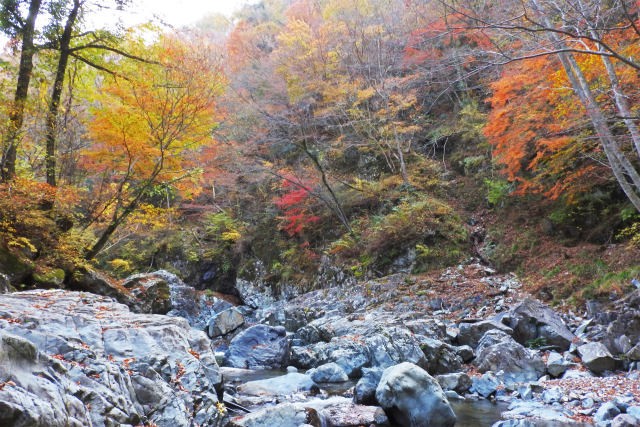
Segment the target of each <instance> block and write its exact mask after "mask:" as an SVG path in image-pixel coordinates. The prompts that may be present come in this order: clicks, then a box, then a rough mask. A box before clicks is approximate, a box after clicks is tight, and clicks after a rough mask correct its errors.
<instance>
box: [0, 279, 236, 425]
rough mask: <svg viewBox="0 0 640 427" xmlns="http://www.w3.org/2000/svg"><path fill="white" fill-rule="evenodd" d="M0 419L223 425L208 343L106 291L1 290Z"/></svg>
mask: <svg viewBox="0 0 640 427" xmlns="http://www.w3.org/2000/svg"><path fill="white" fill-rule="evenodd" d="M0 384H5V386H4V387H1V390H0V425H11V426H58V425H64V426H67V425H70V426H80V425H92V426H99V427H101V426H114V425H138V424H142V423H149V424H155V425H158V426H160V427H169V426H182V425H185V426H186V425H191V424H196V423H197V424H199V425H208V426H222V425H224V424H225V423H226V420H225V416H224V415H223V414H222V413H221V412H220V411H218V410H217V404H218V402H219V400H218V399H219V396H220V395H221V394H222V376H221V375H220V372H219V369H218V366H217V364H216V361H215V358H214V355H213V353H212V352H211V350H210V348H209V340H208V339H207V337H206V335H205V334H204V332H202V331H198V330H195V329H192V328H191V327H190V326H189V324H188V323H187V322H186V320H184V319H179V318H171V317H166V316H158V315H150V314H135V313H131V312H130V311H129V309H128V308H127V307H126V306H124V305H122V304H118V303H115V302H114V301H112V300H111V299H110V298H105V297H100V296H97V295H93V294H88V293H79V292H68V291H62V290H53V291H42V290H40V291H29V292H17V293H12V294H8V295H0Z"/></svg>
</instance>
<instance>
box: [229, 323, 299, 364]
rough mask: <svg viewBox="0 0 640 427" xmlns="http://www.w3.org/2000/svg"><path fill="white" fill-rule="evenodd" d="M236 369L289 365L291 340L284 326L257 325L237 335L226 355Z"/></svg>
mask: <svg viewBox="0 0 640 427" xmlns="http://www.w3.org/2000/svg"><path fill="white" fill-rule="evenodd" d="M225 363H226V364H227V365H228V366H231V367H234V368H244V369H275V368H284V367H286V366H287V365H288V363H289V339H288V338H287V334H286V331H285V329H284V328H283V327H282V326H277V327H273V326H268V325H255V326H252V327H250V328H249V329H246V330H244V331H242V332H241V333H239V334H238V335H236V336H235V337H234V338H233V340H231V343H230V344H229V349H228V350H227V352H226V354H225Z"/></svg>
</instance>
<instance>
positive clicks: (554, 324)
mask: <svg viewBox="0 0 640 427" xmlns="http://www.w3.org/2000/svg"><path fill="white" fill-rule="evenodd" d="M508 325H509V326H510V327H511V328H512V329H513V338H514V339H515V340H516V341H518V342H519V343H520V344H524V345H526V344H527V343H528V342H530V341H533V340H536V339H544V340H545V342H546V344H548V345H553V346H556V347H558V348H559V349H560V350H563V351H564V350H567V349H568V348H569V346H570V345H571V343H572V342H573V341H574V339H576V336H575V335H574V334H573V333H571V331H570V330H569V328H567V326H566V325H565V323H564V321H563V320H562V318H561V317H560V316H559V315H558V314H557V313H555V312H554V311H553V310H551V309H550V308H549V307H547V306H546V305H544V304H542V303H541V302H540V301H538V300H536V299H534V298H526V299H525V300H524V301H522V302H521V303H520V304H518V305H517V306H515V307H514V308H513V309H511V311H510V312H509V316H508Z"/></svg>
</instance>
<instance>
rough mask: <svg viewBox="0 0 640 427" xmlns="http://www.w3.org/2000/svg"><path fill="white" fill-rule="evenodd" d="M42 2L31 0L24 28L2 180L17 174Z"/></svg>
mask: <svg viewBox="0 0 640 427" xmlns="http://www.w3.org/2000/svg"><path fill="white" fill-rule="evenodd" d="M41 4H42V0H31V3H30V4H29V14H28V15H27V19H26V21H25V22H24V26H23V27H22V31H21V33H22V52H21V53H20V67H19V69H18V84H17V86H16V92H15V96H14V102H13V105H12V107H11V111H10V112H9V128H8V130H7V139H6V141H5V150H4V153H3V156H2V165H1V166H2V171H1V172H2V179H3V180H4V181H8V180H11V179H12V178H13V177H14V176H15V174H16V157H17V152H18V139H19V135H20V130H21V129H22V124H23V122H24V104H25V102H26V101H27V96H28V94H29V83H30V81H31V73H32V71H33V55H34V54H35V51H36V48H35V46H34V44H33V38H34V34H35V26H36V18H37V17H38V13H39V12H40V6H41Z"/></svg>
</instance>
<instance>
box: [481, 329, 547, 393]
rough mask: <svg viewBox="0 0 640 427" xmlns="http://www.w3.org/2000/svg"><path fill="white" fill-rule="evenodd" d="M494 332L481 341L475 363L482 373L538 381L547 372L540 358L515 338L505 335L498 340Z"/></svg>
mask: <svg viewBox="0 0 640 427" xmlns="http://www.w3.org/2000/svg"><path fill="white" fill-rule="evenodd" d="M496 335H499V334H496V333H495V332H494V331H490V332H488V333H487V334H486V335H485V337H483V338H482V339H481V340H480V343H479V344H478V350H477V352H476V358H475V360H474V363H475V364H476V365H477V366H478V370H479V371H480V372H487V371H494V372H495V371H504V372H505V373H515V374H519V377H521V378H518V379H519V380H530V381H535V380H537V379H538V378H539V377H540V376H541V375H542V374H543V373H544V370H545V366H544V362H543V361H542V359H541V358H540V356H539V355H538V354H537V353H536V352H534V351H532V350H528V349H526V348H524V347H523V346H522V345H520V344H518V343H517V342H516V341H515V340H514V339H513V338H511V337H509V336H507V335H503V336H502V337H499V339H497V340H496Z"/></svg>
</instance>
